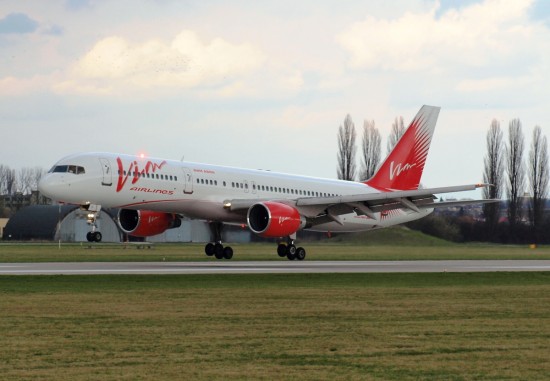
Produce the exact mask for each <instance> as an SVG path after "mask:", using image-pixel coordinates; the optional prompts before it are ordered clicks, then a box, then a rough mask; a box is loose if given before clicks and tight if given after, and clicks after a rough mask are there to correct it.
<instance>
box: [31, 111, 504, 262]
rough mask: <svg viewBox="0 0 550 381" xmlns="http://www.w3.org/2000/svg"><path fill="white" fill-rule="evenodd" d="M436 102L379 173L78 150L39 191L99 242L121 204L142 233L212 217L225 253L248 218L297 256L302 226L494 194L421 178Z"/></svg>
mask: <svg viewBox="0 0 550 381" xmlns="http://www.w3.org/2000/svg"><path fill="white" fill-rule="evenodd" d="M439 111H440V108H439V107H434V106H426V105H425V106H423V107H422V108H421V109H420V111H419V112H418V113H417V115H416V116H415V118H414V119H413V121H412V122H411V123H410V125H409V127H408V128H407V130H406V131H405V133H404V134H403V136H402V137H401V138H400V140H399V141H398V142H397V144H396V145H395V147H394V148H393V150H392V151H391V152H390V153H389V155H388V157H387V158H386V159H385V160H384V162H383V163H382V165H381V166H380V167H379V169H378V170H377V172H376V173H375V174H374V175H373V176H372V177H371V178H370V179H367V180H364V181H359V182H355V181H343V180H333V179H323V178H315V177H308V176H298V175H291V174H285V173H276V172H271V171H265V170H252V169H242V168H233V167H227V166H218V165H211V164H203V163H194V162H184V161H172V160H165V159H156V158H149V157H144V156H141V155H125V154H118V153H93V152H92V153H80V154H75V155H71V156H68V157H65V158H63V159H61V160H59V161H58V162H57V163H56V164H55V165H54V166H53V167H52V169H51V170H50V171H49V172H48V173H47V174H46V175H45V176H44V177H43V178H42V179H41V181H40V183H39V190H40V192H41V193H42V194H43V195H45V196H47V197H49V198H51V199H53V200H56V201H58V202H60V203H64V204H74V205H80V207H81V208H83V209H85V210H87V211H88V212H89V213H90V214H89V216H90V221H91V225H92V231H90V232H89V233H88V234H87V239H88V241H95V242H99V241H101V238H102V235H101V232H99V231H98V230H97V228H96V225H95V218H96V217H97V214H98V213H99V211H100V210H101V208H102V207H104V208H105V207H107V208H118V209H119V212H118V218H117V223H118V225H119V227H120V229H121V230H122V231H123V232H124V233H126V234H128V235H132V236H136V237H148V236H153V235H157V234H161V233H163V232H164V231H166V230H167V229H171V228H176V227H179V226H180V225H181V219H182V218H184V217H187V218H191V219H200V220H205V221H208V222H209V226H210V229H211V231H212V236H213V240H212V242H209V243H208V244H206V246H205V253H206V254H207V255H208V256H215V257H216V258H217V259H224V258H225V259H231V258H232V257H233V249H232V248H231V247H230V246H224V244H223V242H222V229H223V226H224V225H226V224H234V225H246V226H247V227H248V229H250V231H252V232H253V233H255V234H257V235H259V236H261V237H265V238H277V239H280V241H279V243H278V246H277V253H278V255H279V256H280V257H287V258H288V259H289V260H295V259H296V260H303V259H304V258H305V257H306V251H305V249H304V248H303V247H296V245H295V240H296V233H297V232H298V231H300V230H311V231H317V232H335V233H337V232H357V231H365V230H372V229H378V228H385V227H389V226H393V225H396V224H402V223H406V222H409V221H413V220H416V219H419V218H422V217H425V216H427V215H429V214H430V213H432V212H433V210H434V209H435V208H442V207H453V206H458V205H468V204H479V203H484V202H492V201H494V200H468V201H450V202H441V201H437V197H436V196H435V195H436V194H444V193H451V192H461V191H470V190H474V189H477V188H479V187H484V186H488V184H469V185H459V186H448V187H440V188H426V189H423V188H422V187H421V186H420V180H421V177H422V173H423V170H424V164H425V163H426V158H427V155H428V150H429V147H430V143H431V140H432V136H433V132H434V129H435V125H436V122H437V117H438V115H439Z"/></svg>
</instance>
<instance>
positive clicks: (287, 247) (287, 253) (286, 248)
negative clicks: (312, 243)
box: [277, 238, 306, 261]
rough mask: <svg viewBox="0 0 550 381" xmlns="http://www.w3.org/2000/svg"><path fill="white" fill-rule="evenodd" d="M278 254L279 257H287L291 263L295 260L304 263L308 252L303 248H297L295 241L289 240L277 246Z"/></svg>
mask: <svg viewBox="0 0 550 381" xmlns="http://www.w3.org/2000/svg"><path fill="white" fill-rule="evenodd" d="M277 254H279V257H281V258H283V257H287V258H288V260H289V261H293V260H295V259H297V260H299V261H303V260H304V259H305V258H306V250H305V249H304V248H303V247H296V245H294V239H292V238H288V240H287V243H286V244H284V243H280V244H279V245H278V246H277Z"/></svg>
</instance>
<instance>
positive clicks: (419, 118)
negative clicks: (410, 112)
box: [365, 106, 439, 191]
mask: <svg viewBox="0 0 550 381" xmlns="http://www.w3.org/2000/svg"><path fill="white" fill-rule="evenodd" d="M438 115H439V107H433V106H423V107H422V108H421V109H420V111H419V112H418V113H417V114H416V116H415V117H414V119H413V121H412V122H411V124H410V125H409V128H407V130H406V131H405V133H404V134H403V136H402V137H401V139H399V141H398V142H397V144H396V145H395V147H394V148H393V150H392V151H391V152H390V153H389V155H388V157H387V158H386V160H384V162H383V163H382V165H381V166H380V168H379V169H378V171H377V172H376V173H375V174H374V176H373V177H371V178H370V179H368V180H367V181H366V182H365V183H366V184H367V185H369V186H370V187H372V188H375V189H379V190H382V191H390V190H412V189H418V186H419V184H420V179H421V177H422V172H423V170H424V165H425V164H426V158H427V156H428V150H429V148H430V142H431V140H432V135H433V132H434V128H435V124H436V121H437V116H438Z"/></svg>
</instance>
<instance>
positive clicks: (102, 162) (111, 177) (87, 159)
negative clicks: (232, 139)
mask: <svg viewBox="0 0 550 381" xmlns="http://www.w3.org/2000/svg"><path fill="white" fill-rule="evenodd" d="M40 191H41V192H42V193H43V194H44V195H46V196H48V197H50V198H52V199H54V200H57V201H59V202H63V203H68V204H77V205H89V204H94V205H101V206H102V207H106V208H127V209H142V210H153V211H160V212H167V213H176V214H182V215H184V216H187V217H189V218H195V219H203V220H212V221H219V222H224V223H237V224H246V213H242V212H235V211H232V210H231V209H230V208H227V207H224V205H226V203H227V202H229V201H231V200H240V199H243V200H258V201H281V202H290V203H291V202H292V200H296V199H301V198H308V197H330V196H343V195H359V194H371V193H379V191H378V190H376V189H373V188H370V187H369V186H367V185H366V184H363V183H358V182H351V181H341V180H331V179H322V178H314V177H306V176H297V175H289V174H284V173H275V172H271V171H265V170H249V169H241V168H232V167H224V166H215V165H209V164H201V163H192V162H179V161H171V160H163V159H154V158H144V157H139V156H130V155H121V154H112V153H86V154H78V155H73V156H69V157H66V158H64V159H61V160H60V161H59V162H58V163H56V164H55V166H54V167H53V168H52V170H50V172H48V174H46V175H45V176H44V178H43V179H42V180H41V182H40ZM226 206H227V205H226ZM431 211H432V209H426V210H422V211H421V212H420V213H418V212H412V211H410V210H408V209H397V210H392V211H389V212H387V213H382V214H380V213H377V217H378V218H376V219H373V218H371V217H367V216H364V215H357V214H356V213H350V214H345V215H343V216H341V222H342V223H343V224H339V223H336V222H330V223H325V224H322V225H317V226H314V227H313V228H312V229H311V230H316V231H332V232H344V231H345V232H352V231H361V230H369V229H372V228H377V227H387V226H391V225H395V224H400V223H404V222H407V221H412V220H416V219H418V218H422V217H424V216H426V215H428V214H429V213H431Z"/></svg>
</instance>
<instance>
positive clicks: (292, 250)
mask: <svg viewBox="0 0 550 381" xmlns="http://www.w3.org/2000/svg"><path fill="white" fill-rule="evenodd" d="M286 254H287V255H289V254H290V255H292V256H296V246H294V245H288V246H287V247H286Z"/></svg>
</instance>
